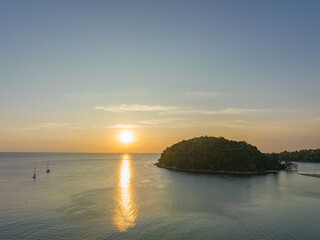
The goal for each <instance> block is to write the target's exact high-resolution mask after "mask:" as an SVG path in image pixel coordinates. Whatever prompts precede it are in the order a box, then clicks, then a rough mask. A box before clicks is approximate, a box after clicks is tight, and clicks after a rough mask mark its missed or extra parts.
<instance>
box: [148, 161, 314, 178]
mask: <svg viewBox="0 0 320 240" xmlns="http://www.w3.org/2000/svg"><path fill="white" fill-rule="evenodd" d="M154 165H156V166H157V167H159V168H165V169H169V170H172V171H177V172H190V173H201V174H214V175H265V174H268V173H278V172H279V170H267V171H265V172H241V171H212V170H196V169H182V168H177V167H168V166H164V165H162V164H160V163H155V164H154ZM306 175H307V174H306ZM319 177H320V176H319Z"/></svg>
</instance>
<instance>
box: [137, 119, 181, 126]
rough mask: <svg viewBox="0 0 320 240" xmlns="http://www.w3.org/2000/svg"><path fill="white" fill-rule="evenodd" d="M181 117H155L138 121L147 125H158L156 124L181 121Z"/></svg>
mask: <svg viewBox="0 0 320 240" xmlns="http://www.w3.org/2000/svg"><path fill="white" fill-rule="evenodd" d="M181 121H182V120H181V118H162V119H161V118H160V119H159V118H157V119H148V120H143V121H140V122H139V123H140V124H144V125H148V126H158V125H170V124H176V123H177V122H181Z"/></svg>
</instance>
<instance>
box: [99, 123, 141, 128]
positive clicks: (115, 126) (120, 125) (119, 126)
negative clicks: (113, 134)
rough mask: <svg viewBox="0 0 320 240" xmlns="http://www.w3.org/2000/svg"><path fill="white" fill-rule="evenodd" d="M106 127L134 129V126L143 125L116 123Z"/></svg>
mask: <svg viewBox="0 0 320 240" xmlns="http://www.w3.org/2000/svg"><path fill="white" fill-rule="evenodd" d="M104 128H120V129H133V128H141V126H138V125H133V124H116V125H111V126H106V127H104Z"/></svg>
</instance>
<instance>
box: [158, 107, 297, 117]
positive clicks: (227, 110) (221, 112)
mask: <svg viewBox="0 0 320 240" xmlns="http://www.w3.org/2000/svg"><path fill="white" fill-rule="evenodd" d="M278 111H285V112H289V111H291V110H288V109H266V108H225V109H220V110H206V109H177V110H173V111H168V112H165V113H160V114H162V115H169V114H204V115H237V114H254V113H266V112H278Z"/></svg>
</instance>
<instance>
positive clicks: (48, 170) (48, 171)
mask: <svg viewBox="0 0 320 240" xmlns="http://www.w3.org/2000/svg"><path fill="white" fill-rule="evenodd" d="M47 173H50V169H49V161H48V162H47Z"/></svg>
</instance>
